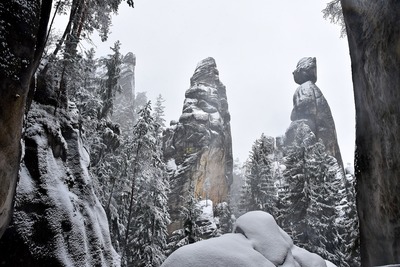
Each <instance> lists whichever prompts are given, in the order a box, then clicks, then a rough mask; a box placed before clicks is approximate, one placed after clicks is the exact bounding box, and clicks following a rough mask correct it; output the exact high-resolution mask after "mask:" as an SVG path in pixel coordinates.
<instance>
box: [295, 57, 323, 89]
mask: <svg viewBox="0 0 400 267" xmlns="http://www.w3.org/2000/svg"><path fill="white" fill-rule="evenodd" d="M293 78H294V81H295V82H296V83H297V84H300V85H301V84H303V83H305V82H308V81H311V82H313V83H316V82H317V59H316V58H315V57H304V58H302V59H300V61H299V62H298V63H297V66H296V69H295V70H294V71H293Z"/></svg>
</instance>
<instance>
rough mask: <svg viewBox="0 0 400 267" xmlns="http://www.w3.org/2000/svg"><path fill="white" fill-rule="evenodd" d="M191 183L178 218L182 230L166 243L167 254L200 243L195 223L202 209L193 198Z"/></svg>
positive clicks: (192, 185) (198, 230) (194, 197)
mask: <svg viewBox="0 0 400 267" xmlns="http://www.w3.org/2000/svg"><path fill="white" fill-rule="evenodd" d="M194 189H195V188H194V184H193V181H191V182H190V185H189V194H188V195H187V197H185V198H184V201H183V203H184V205H183V206H181V210H180V216H181V218H182V221H183V222H184V223H183V229H178V230H175V231H174V232H173V233H172V234H171V236H170V238H169V242H168V254H171V253H172V252H174V251H175V250H177V249H178V248H180V247H182V246H184V245H187V244H192V243H195V242H197V241H200V240H201V239H200V237H199V236H200V229H199V226H198V225H197V223H196V222H197V221H198V220H199V218H200V215H201V214H202V209H201V207H200V206H199V205H198V200H197V199H196V196H195V191H194Z"/></svg>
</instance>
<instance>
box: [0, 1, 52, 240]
mask: <svg viewBox="0 0 400 267" xmlns="http://www.w3.org/2000/svg"><path fill="white" fill-rule="evenodd" d="M51 8H52V3H51V1H17V0H13V1H8V2H7V3H5V2H2V3H0V17H1V18H2V19H1V20H0V28H1V32H0V43H1V46H2V48H1V49H0V237H1V236H2V234H3V232H4V231H5V229H6V228H7V225H8V223H9V221H10V219H11V217H12V210H13V205H14V195H15V188H16V185H17V180H18V170H19V162H20V157H21V130H22V122H23V117H24V112H25V103H26V100H27V96H28V91H29V86H30V83H31V79H32V76H33V75H34V73H35V71H36V68H37V66H38V64H39V60H40V58H41V56H42V52H43V49H44V46H45V42H46V35H47V23H48V20H49V16H50V12H51Z"/></svg>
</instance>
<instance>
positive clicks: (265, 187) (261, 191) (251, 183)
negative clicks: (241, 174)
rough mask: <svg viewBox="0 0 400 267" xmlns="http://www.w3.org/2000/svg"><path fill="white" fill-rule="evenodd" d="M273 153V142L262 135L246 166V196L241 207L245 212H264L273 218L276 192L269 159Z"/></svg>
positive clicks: (254, 146)
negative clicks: (244, 207)
mask: <svg viewBox="0 0 400 267" xmlns="http://www.w3.org/2000/svg"><path fill="white" fill-rule="evenodd" d="M273 151H274V140H273V139H272V138H268V137H266V136H265V135H264V134H262V135H261V137H260V139H258V140H256V142H255V143H254V145H253V147H252V151H251V154H250V159H249V161H248V165H247V170H248V173H247V174H246V185H245V187H244V190H245V194H246V195H247V196H245V200H244V202H242V206H243V205H245V206H247V208H246V209H247V210H257V209H258V210H264V211H266V212H269V213H271V214H272V215H273V216H275V215H276V213H277V211H276V202H277V190H276V187H275V184H274V183H275V181H274V179H273V173H272V160H271V158H270V157H271V155H272V154H273ZM246 198H247V199H246ZM246 202H247V203H246Z"/></svg>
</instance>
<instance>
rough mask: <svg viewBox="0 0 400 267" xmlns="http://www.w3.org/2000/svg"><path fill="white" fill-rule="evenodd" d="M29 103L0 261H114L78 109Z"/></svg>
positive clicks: (44, 263)
mask: <svg viewBox="0 0 400 267" xmlns="http://www.w3.org/2000/svg"><path fill="white" fill-rule="evenodd" d="M58 112H59V114H57V116H54V115H53V113H54V108H53V107H51V106H44V105H38V104H34V105H32V108H31V111H30V112H29V116H28V118H27V122H26V131H25V156H24V160H23V162H22V166H21V169H20V181H19V184H18V187H17V192H16V201H15V211H14V217H13V222H12V224H11V225H10V227H9V228H8V229H7V231H6V232H5V233H4V235H3V238H2V239H1V240H0V250H1V253H0V265H2V266H119V256H118V255H117V254H116V252H115V251H114V249H113V247H112V245H111V240H110V236H109V230H108V222H107V217H106V214H105V212H104V209H103V208H102V206H101V204H100V202H99V200H98V199H97V197H96V195H95V193H94V189H93V182H92V179H91V177H90V175H89V173H88V169H87V167H88V165H89V155H88V153H87V152H86V150H85V149H84V147H83V145H82V140H81V137H80V132H79V118H78V117H79V116H78V110H77V109H76V107H75V105H74V104H73V103H70V106H69V111H58Z"/></svg>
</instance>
